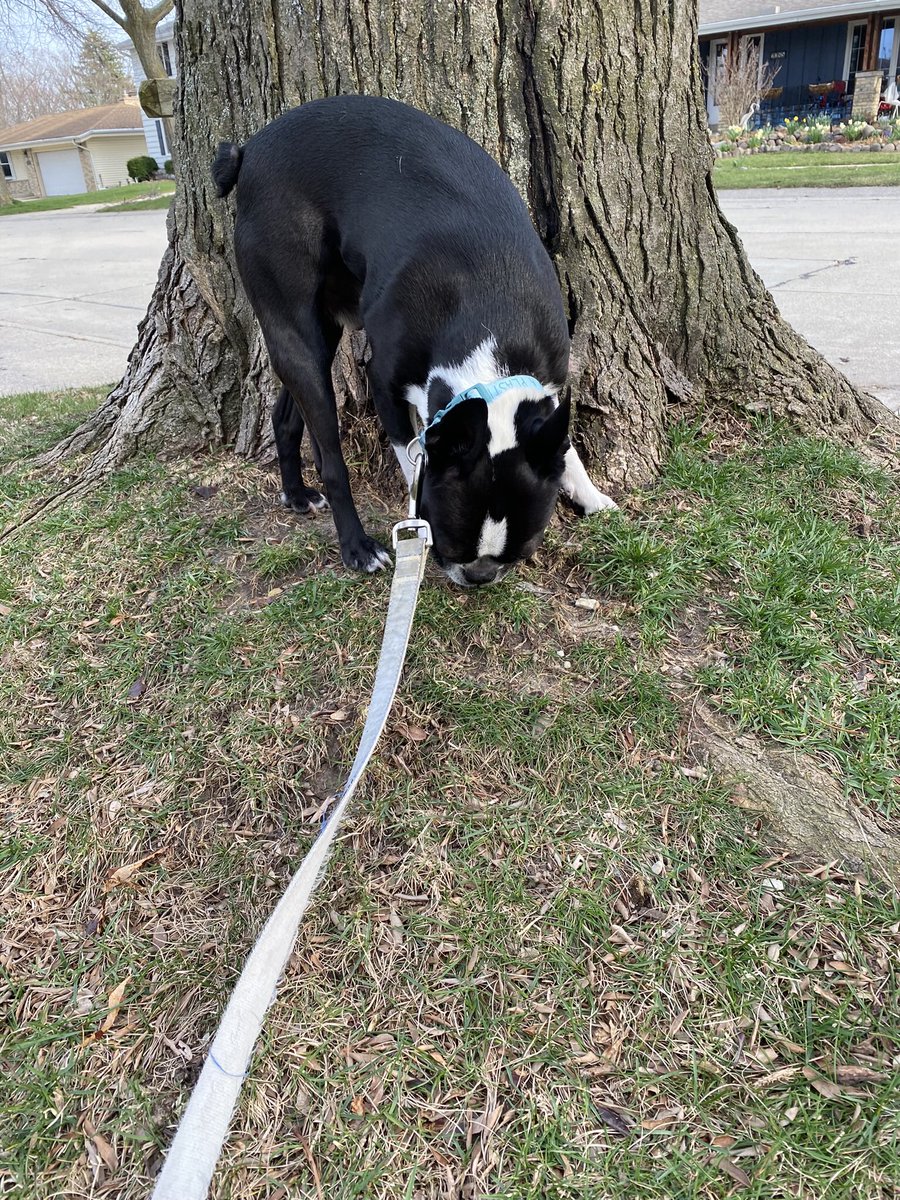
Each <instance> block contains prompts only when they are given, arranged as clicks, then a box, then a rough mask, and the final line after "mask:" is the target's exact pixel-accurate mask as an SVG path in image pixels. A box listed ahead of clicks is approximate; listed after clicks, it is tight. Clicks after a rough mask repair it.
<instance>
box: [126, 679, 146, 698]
mask: <svg viewBox="0 0 900 1200" xmlns="http://www.w3.org/2000/svg"><path fill="white" fill-rule="evenodd" d="M146 690H147V681H146V679H144V678H143V676H142V677H141V678H140V679H136V680H135V681H134V683H133V684H132V685H131V687H130V688H129V689H128V699H129V700H140V698H141V696H143V694H144V692H146Z"/></svg>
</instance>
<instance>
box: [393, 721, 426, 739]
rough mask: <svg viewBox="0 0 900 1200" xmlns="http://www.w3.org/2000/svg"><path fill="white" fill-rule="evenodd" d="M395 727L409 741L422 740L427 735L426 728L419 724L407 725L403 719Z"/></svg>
mask: <svg viewBox="0 0 900 1200" xmlns="http://www.w3.org/2000/svg"><path fill="white" fill-rule="evenodd" d="M397 728H398V730H399V731H400V733H402V734H403V736H404V737H405V738H408V739H409V741H411V742H424V741H425V739H426V738H427V737H428V730H427V729H423V728H422V726H421V725H407V724H406V722H405V721H401V722H400V724H399V725H398V726H397Z"/></svg>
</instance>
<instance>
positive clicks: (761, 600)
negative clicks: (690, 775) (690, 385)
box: [583, 426, 900, 821]
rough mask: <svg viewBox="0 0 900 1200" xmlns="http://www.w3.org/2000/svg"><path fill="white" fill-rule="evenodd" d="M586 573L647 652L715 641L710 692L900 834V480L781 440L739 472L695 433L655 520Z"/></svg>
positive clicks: (759, 449)
mask: <svg viewBox="0 0 900 1200" xmlns="http://www.w3.org/2000/svg"><path fill="white" fill-rule="evenodd" d="M583 557H584V561H585V562H586V564H587V565H588V566H589V567H590V569H591V571H592V573H593V576H594V578H595V580H596V581H597V583H598V585H599V586H601V587H602V588H603V590H604V591H605V592H606V593H608V594H609V595H611V596H627V597H628V598H629V599H630V600H631V601H633V602H634V603H635V604H636V606H637V609H638V620H639V623H640V628H641V632H642V637H643V639H644V642H645V644H647V645H648V646H652V647H656V646H659V645H661V644H663V643H664V642H666V640H667V639H674V640H677V639H678V638H679V637H682V638H684V639H686V640H689V641H691V640H693V639H695V638H696V635H697V630H698V628H699V629H700V630H701V631H702V633H703V636H702V639H701V641H702V644H701V645H700V646H699V647H694V650H693V653H694V657H695V658H696V659H697V661H698V662H701V661H702V663H703V664H704V665H700V666H699V667H698V669H697V676H696V677H697V679H698V681H699V682H700V683H701V684H703V686H704V687H705V688H706V689H707V691H708V693H709V694H710V695H711V696H712V697H713V698H714V701H715V703H716V704H717V705H718V706H719V708H720V709H721V710H722V711H723V712H724V713H727V714H728V715H729V716H730V717H732V718H733V719H734V720H735V722H736V723H737V724H738V726H739V727H740V728H744V729H751V730H754V731H758V732H763V733H766V734H768V735H770V736H772V737H774V738H777V739H778V740H779V741H781V742H784V743H787V744H790V745H794V746H797V747H799V748H802V749H804V750H807V751H813V752H815V753H817V754H819V755H820V756H821V758H822V760H823V762H830V763H837V764H838V765H839V766H840V769H841V772H842V774H843V778H844V781H845V784H846V787H847V789H848V791H849V792H850V793H852V794H854V795H856V796H857V797H858V798H861V799H863V800H864V801H865V802H866V803H867V804H869V805H870V806H872V807H873V808H874V809H875V810H876V811H877V812H879V813H880V814H881V815H882V816H883V817H885V818H888V819H891V820H893V821H896V820H897V819H898V818H900V804H898V796H900V768H898V763H900V686H898V664H900V489H898V487H897V483H896V481H895V480H892V479H891V478H889V477H888V476H886V475H883V474H881V473H879V472H876V471H873V470H872V469H870V468H867V467H865V466H864V465H863V464H862V463H861V462H860V460H859V459H858V457H857V456H856V455H854V454H852V453H849V452H847V451H844V450H841V449H838V448H837V447H835V446H833V445H831V444H830V443H828V442H825V441H818V440H815V439H803V438H797V437H793V436H790V435H789V434H788V433H787V431H785V430H784V429H781V428H768V427H766V426H760V427H759V428H758V431H757V436H756V437H755V438H754V441H753V443H752V445H750V446H749V447H743V448H740V449H738V450H735V451H733V452H732V453H729V454H728V455H727V456H723V455H720V454H719V453H717V452H714V448H713V447H712V446H711V445H710V443H709V440H708V439H706V438H704V437H703V435H702V434H699V433H696V432H694V431H691V430H689V429H682V430H679V431H676V434H675V440H674V445H673V450H672V455H671V458H670V460H669V462H668V465H667V468H666V471H665V473H664V475H663V477H662V479H661V480H660V482H659V484H658V485H657V486H656V488H655V489H654V491H653V493H652V495H651V497H650V498H649V507H648V510H647V511H645V512H643V513H642V515H641V520H640V521H639V522H630V521H628V520H626V519H624V518H620V519H618V520H613V521H611V522H610V523H609V524H608V525H607V526H606V527H605V528H603V529H602V530H600V531H598V532H597V534H596V535H595V536H594V537H593V538H591V539H589V540H588V541H587V542H586V543H585V547H584V552H583Z"/></svg>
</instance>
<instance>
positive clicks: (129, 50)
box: [118, 20, 178, 168]
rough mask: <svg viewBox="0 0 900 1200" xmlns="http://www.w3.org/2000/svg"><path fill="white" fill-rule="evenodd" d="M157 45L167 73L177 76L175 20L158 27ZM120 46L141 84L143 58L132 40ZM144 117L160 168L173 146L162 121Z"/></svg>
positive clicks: (149, 144) (149, 149)
mask: <svg viewBox="0 0 900 1200" xmlns="http://www.w3.org/2000/svg"><path fill="white" fill-rule="evenodd" d="M156 45H157V47H158V49H159V57H160V59H161V60H162V65H163V66H164V67H165V69H166V74H167V75H169V76H170V77H171V78H173V79H174V78H175V76H176V74H177V68H178V64H177V62H176V59H175V22H174V20H172V21H163V22H162V23H161V24H159V25H157V27H156ZM118 48H119V49H120V50H121V51H122V52H123V54H126V55H127V56H128V59H129V61H130V62H131V73H132V75H133V76H134V82H135V84H136V85H137V86H138V87H140V85H141V84H142V83H143V82H144V80H145V79H146V78H147V73H146V71H145V70H144V68H143V67H142V66H141V60H140V59H139V58H138V56H137V51H136V50H135V48H134V46H133V45H132V44H131V42H130V41H125V42H119V44H118ZM143 118H144V137H145V138H146V139H147V153H148V154H149V155H150V156H151V157H152V158H155V159H156V161H157V162H158V163H159V165H160V168H162V167H163V165H164V164H165V161H166V159H167V158H171V157H172V150H171V147H170V146H169V145H168V143H167V141H166V131H165V128H164V127H163V123H162V121H160V120H159V119H158V118H156V117H148V116H147V114H146V113H144V114H143Z"/></svg>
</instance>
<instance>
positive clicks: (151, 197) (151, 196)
mask: <svg viewBox="0 0 900 1200" xmlns="http://www.w3.org/2000/svg"><path fill="white" fill-rule="evenodd" d="M174 192H175V184H174V183H171V182H170V181H169V180H165V179H163V180H159V181H157V182H154V183H129V184H126V185H125V186H124V187H114V188H104V189H103V190H102V191H99V192H83V193H80V194H79V195H77V196H46V197H44V199H42V200H16V201H14V202H13V204H12V205H11V206H10V207H8V208H0V216H3V217H8V216H11V215H14V214H18V213H28V212H56V211H57V210H58V209H63V208H79V207H81V206H82V205H84V204H102V205H105V206H106V208H105V211H107V212H123V211H125V210H128V211H131V210H132V209H141V208H165V207H167V206H168V204H169V201H170V200H171V197H172V195H173V194H174Z"/></svg>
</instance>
